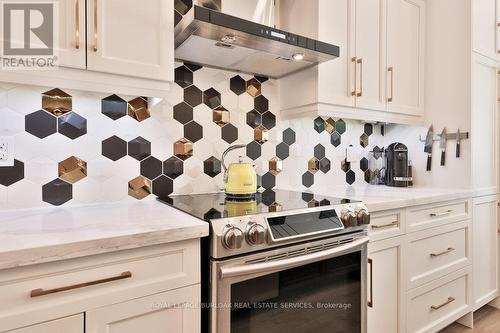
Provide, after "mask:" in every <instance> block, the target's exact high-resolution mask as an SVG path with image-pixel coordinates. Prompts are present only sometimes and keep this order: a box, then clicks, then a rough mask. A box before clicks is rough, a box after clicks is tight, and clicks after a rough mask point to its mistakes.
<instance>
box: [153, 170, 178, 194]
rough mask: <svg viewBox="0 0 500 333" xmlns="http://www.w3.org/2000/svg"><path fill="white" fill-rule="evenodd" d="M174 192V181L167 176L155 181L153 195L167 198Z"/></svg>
mask: <svg viewBox="0 0 500 333" xmlns="http://www.w3.org/2000/svg"><path fill="white" fill-rule="evenodd" d="M173 191H174V181H173V180H172V179H170V178H168V177H167V176H164V175H162V176H160V177H158V178H156V179H155V180H153V194H154V195H156V196H158V197H159V198H166V197H168V196H169V195H170V194H172V192H173Z"/></svg>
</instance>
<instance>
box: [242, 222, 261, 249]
mask: <svg viewBox="0 0 500 333" xmlns="http://www.w3.org/2000/svg"><path fill="white" fill-rule="evenodd" d="M246 236H247V242H248V243H249V244H251V245H259V244H262V243H264V241H265V240H266V228H264V227H263V226H262V225H260V224H258V223H255V222H250V223H248V226H247V233H246Z"/></svg>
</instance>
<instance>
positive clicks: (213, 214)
mask: <svg viewBox="0 0 500 333" xmlns="http://www.w3.org/2000/svg"><path fill="white" fill-rule="evenodd" d="M221 217H222V213H221V212H219V211H218V210H217V209H215V208H210V209H209V210H207V212H206V213H205V214H203V219H205V220H212V219H220V218H221Z"/></svg>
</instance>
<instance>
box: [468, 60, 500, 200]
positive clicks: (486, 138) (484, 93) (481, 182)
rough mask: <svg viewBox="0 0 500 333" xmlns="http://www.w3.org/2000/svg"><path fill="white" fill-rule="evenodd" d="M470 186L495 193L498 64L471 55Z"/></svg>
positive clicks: (496, 185) (496, 186)
mask: <svg viewBox="0 0 500 333" xmlns="http://www.w3.org/2000/svg"><path fill="white" fill-rule="evenodd" d="M471 112H472V117H471V118H472V119H471V132H472V133H474V134H473V135H472V136H471V145H472V146H471V154H472V186H473V188H474V189H475V190H477V191H480V192H481V194H484V195H486V194H494V193H497V192H498V178H499V175H498V172H499V171H498V157H499V153H498V142H497V140H498V138H497V137H498V134H497V131H498V130H497V129H498V125H497V122H498V117H497V63H496V62H495V61H493V60H491V59H489V58H487V57H484V56H480V55H474V57H473V64H472V110H471Z"/></svg>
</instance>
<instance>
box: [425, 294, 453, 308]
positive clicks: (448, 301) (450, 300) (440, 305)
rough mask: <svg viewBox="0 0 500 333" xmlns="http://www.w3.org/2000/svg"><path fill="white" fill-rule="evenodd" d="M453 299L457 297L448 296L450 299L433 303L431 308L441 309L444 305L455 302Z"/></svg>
mask: <svg viewBox="0 0 500 333" xmlns="http://www.w3.org/2000/svg"><path fill="white" fill-rule="evenodd" d="M453 301H455V298H453V297H448V300H447V301H446V302H444V303H442V304H439V305H431V309H432V310H439V309H441V308H442V307H443V306H445V305H448V304H450V303H451V302H453Z"/></svg>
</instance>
